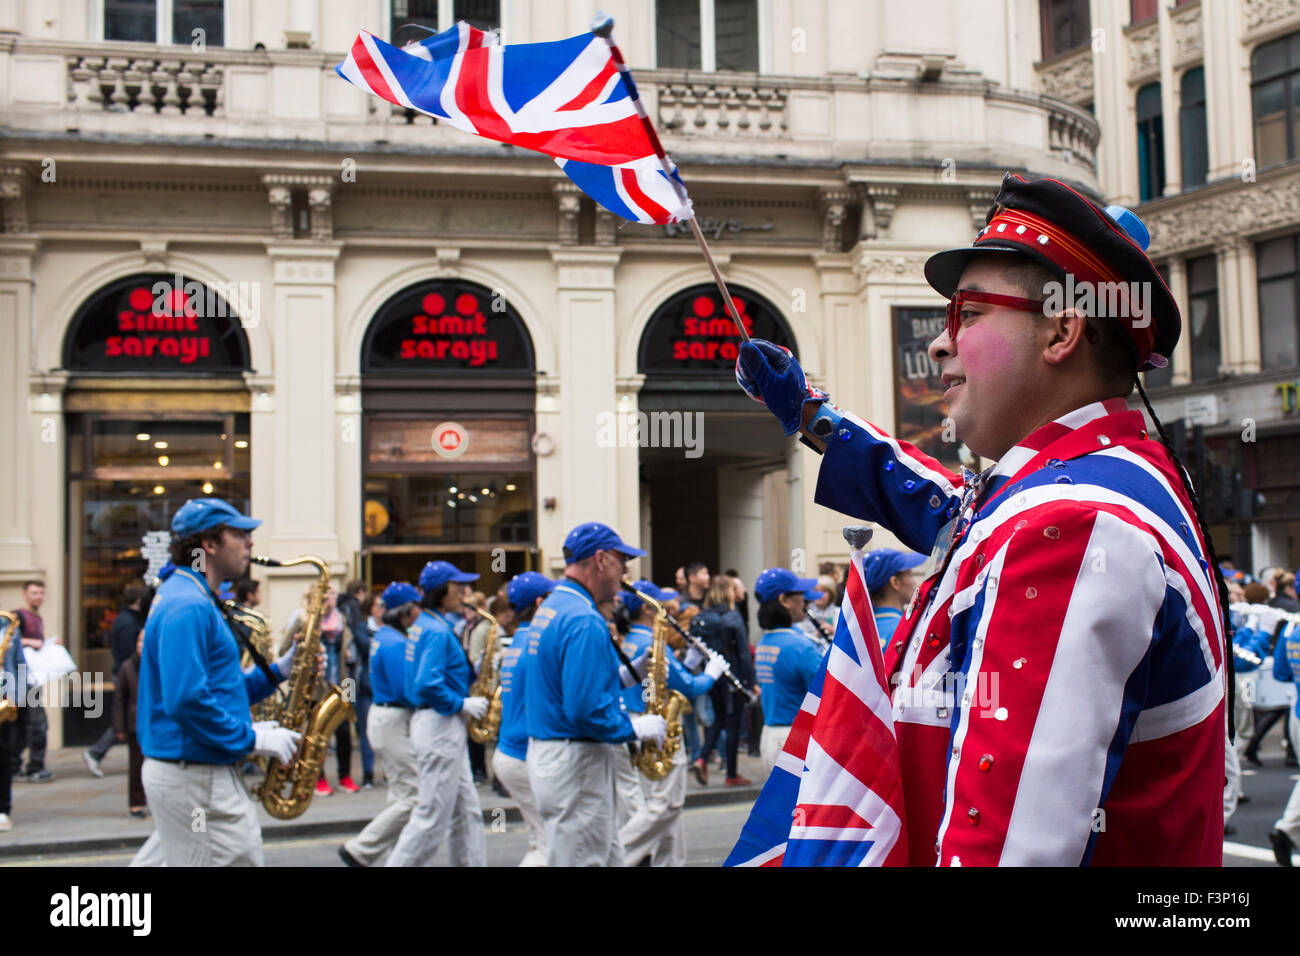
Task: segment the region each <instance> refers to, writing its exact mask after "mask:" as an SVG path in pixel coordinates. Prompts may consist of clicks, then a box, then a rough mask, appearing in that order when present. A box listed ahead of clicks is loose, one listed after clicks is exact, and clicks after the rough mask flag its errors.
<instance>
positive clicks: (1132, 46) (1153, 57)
mask: <svg viewBox="0 0 1300 956" xmlns="http://www.w3.org/2000/svg"><path fill="white" fill-rule="evenodd" d="M1126 34H1127V35H1126V37H1125V39H1126V40H1127V44H1128V81H1129V82H1130V83H1140V82H1142V81H1144V80H1146V79H1147V78H1149V77H1154V76H1157V75H1158V74H1159V73H1160V26H1159V24H1158V23H1148V24H1145V25H1143V26H1141V27H1138V28H1137V29H1136V30H1132V31H1126Z"/></svg>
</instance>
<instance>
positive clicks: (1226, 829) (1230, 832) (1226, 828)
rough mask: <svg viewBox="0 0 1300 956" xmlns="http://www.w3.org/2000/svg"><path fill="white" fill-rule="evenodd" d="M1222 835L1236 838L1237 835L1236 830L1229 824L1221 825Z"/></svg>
mask: <svg viewBox="0 0 1300 956" xmlns="http://www.w3.org/2000/svg"><path fill="white" fill-rule="evenodd" d="M1223 835H1224V836H1236V835H1237V828H1236V827H1234V826H1233V825H1232V824H1231V823H1225V824H1224V825H1223Z"/></svg>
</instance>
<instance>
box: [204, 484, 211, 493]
mask: <svg viewBox="0 0 1300 956" xmlns="http://www.w3.org/2000/svg"><path fill="white" fill-rule="evenodd" d="M203 493H204V494H205V495H210V494H212V482H210V481H205V482H204V483H203Z"/></svg>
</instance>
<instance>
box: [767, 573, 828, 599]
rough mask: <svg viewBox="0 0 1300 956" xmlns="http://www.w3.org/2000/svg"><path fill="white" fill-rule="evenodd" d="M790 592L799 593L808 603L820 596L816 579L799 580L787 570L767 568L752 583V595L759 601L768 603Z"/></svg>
mask: <svg viewBox="0 0 1300 956" xmlns="http://www.w3.org/2000/svg"><path fill="white" fill-rule="evenodd" d="M791 591H799V592H801V593H802V594H803V596H804V597H805V598H807V599H808V600H809V601H815V600H817V599H818V598H819V597H821V596H822V595H821V592H820V591H818V590H817V579H816V578H801V577H799V576H798V575H796V574H795V573H794V572H793V571H791V570H790V569H789V568H768V569H767V570H766V571H764V572H763V573H762V574H760V575H759V576H758V580H757V581H755V582H754V593H755V594H757V595H758V599H759V600H760V601H770V600H772V598H774V597H779V596H780V595H782V594H789V593H790V592H791Z"/></svg>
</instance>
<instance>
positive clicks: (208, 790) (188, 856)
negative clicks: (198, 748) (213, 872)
mask: <svg viewBox="0 0 1300 956" xmlns="http://www.w3.org/2000/svg"><path fill="white" fill-rule="evenodd" d="M140 775H141V777H142V779H143V780H144V792H145V796H146V797H148V799H149V809H150V811H152V813H153V819H154V826H155V828H156V830H155V832H156V834H157V837H158V840H157V842H156V843H155V842H154V839H153V837H150V838H149V840H147V841H146V842H145V844H144V846H142V847H141V848H140V850H139V852H137V853H136V856H135V859H134V860H132V865H135V866H150V865H153V866H156V865H158V864H159V862H160V860H161V862H163V863H165V864H166V865H167V866H263V865H264V863H265V860H264V859H263V857H262V825H261V824H260V823H259V822H258V819H257V805H256V804H255V803H253V800H252V798H251V797H250V796H249V794H248V790H247V788H246V787H245V786H244V779H243V776H242V775H241V774H240V765H235V766H229V767H218V766H212V765H211V764H186V765H185V766H181V765H180V764H177V763H168V762H167V761H165V760H152V759H150V758H145V761H144V767H143V769H142V770H141V774H140ZM159 851H161V852H159Z"/></svg>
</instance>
